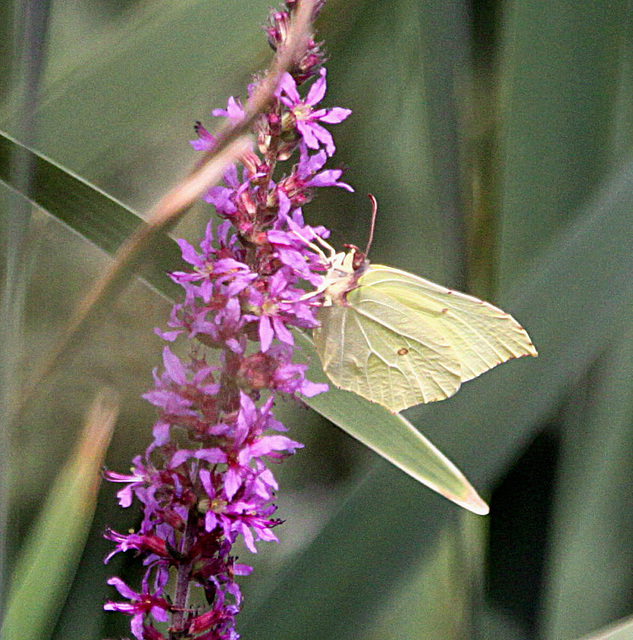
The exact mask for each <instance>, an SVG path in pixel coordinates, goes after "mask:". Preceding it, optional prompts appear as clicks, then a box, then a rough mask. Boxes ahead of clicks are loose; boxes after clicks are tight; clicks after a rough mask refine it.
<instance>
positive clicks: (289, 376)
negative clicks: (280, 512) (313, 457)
mask: <svg viewBox="0 0 633 640" xmlns="http://www.w3.org/2000/svg"><path fill="white" fill-rule="evenodd" d="M321 5H322V2H321V1H320V0H319V1H318V2H317V4H316V5H315V12H316V13H318V10H319V9H320V7H321ZM295 6H296V3H295V2H294V0H286V2H285V9H281V10H276V11H273V12H272V14H271V17H270V21H269V26H268V29H267V34H268V37H269V40H270V42H271V44H272V45H273V47H274V48H275V49H280V48H281V49H283V47H284V46H285V45H286V44H287V43H286V39H287V37H288V33H289V31H288V30H289V29H291V28H292V27H291V24H292V21H291V19H290V14H291V13H292V11H294V8H295ZM316 13H315V14H316ZM323 60H324V55H323V53H322V52H321V50H320V45H318V44H316V40H315V39H314V34H312V35H309V37H307V38H306V48H305V50H304V51H303V52H298V56H297V59H296V61H295V64H294V65H293V68H292V73H286V74H284V76H283V77H282V79H281V82H280V84H279V86H278V88H277V91H276V92H275V95H274V96H273V100H271V103H270V105H269V106H268V110H267V111H265V112H264V113H261V114H260V115H259V117H258V118H257V119H256V121H255V122H254V124H253V127H252V130H251V133H252V134H253V136H254V138H256V139H257V146H256V148H255V149H253V150H251V151H249V152H248V153H245V154H244V155H243V157H242V158H241V160H240V163H241V165H242V166H241V168H240V167H239V166H237V165H231V166H229V167H228V168H227V169H226V170H225V173H224V182H223V184H222V185H218V186H214V187H212V188H211V189H209V190H208V192H207V193H206V194H204V196H203V200H204V201H206V202H207V203H210V204H211V205H212V206H213V207H214V208H215V212H216V214H217V216H219V218H220V222H219V223H217V222H216V221H215V220H213V221H211V220H210V221H209V222H208V224H207V225H206V229H205V232H204V237H203V238H202V240H201V241H200V243H199V245H197V244H196V243H193V244H192V243H190V242H188V241H186V240H184V239H179V240H177V242H178V245H179V247H180V251H181V255H182V260H183V262H184V263H185V265H186V266H185V268H183V269H182V270H180V271H176V272H173V273H171V274H169V275H170V278H171V279H172V281H173V282H175V283H177V284H178V285H180V286H181V287H182V292H183V293H182V298H181V299H180V300H179V301H178V302H177V303H176V304H174V306H173V308H172V310H171V313H170V315H169V319H168V320H167V323H166V324H167V327H168V329H167V330H161V329H157V330H155V333H156V334H157V335H158V336H159V337H160V338H162V339H163V340H165V341H166V342H167V343H169V346H165V347H164V349H163V357H162V367H161V368H160V369H156V370H155V371H154V372H153V380H154V384H153V387H152V388H151V389H150V390H149V391H148V392H147V393H145V394H144V396H143V397H144V399H145V400H146V401H148V402H149V403H151V404H152V405H153V406H154V407H155V410H156V412H157V414H158V416H157V418H156V420H155V422H154V424H153V426H152V439H151V442H150V444H149V445H148V446H147V448H146V450H145V453H144V454H143V455H137V456H136V457H135V458H134V460H133V464H132V469H131V471H130V472H129V473H125V474H122V473H116V472H114V471H106V472H105V473H104V475H105V477H106V479H108V480H110V481H111V482H117V483H120V485H121V488H120V490H119V491H118V493H117V496H118V500H119V504H120V506H121V507H124V508H129V507H131V506H133V505H135V506H136V505H139V506H140V507H141V509H142V520H141V523H140V525H139V527H138V530H136V531H129V532H127V533H118V532H116V531H113V530H112V529H108V530H107V531H106V533H105V537H106V538H107V539H108V540H109V541H111V542H112V543H113V547H114V548H113V549H112V551H111V552H110V553H109V554H108V556H107V558H106V562H107V561H108V560H109V559H110V558H111V557H113V556H114V555H116V554H119V553H127V552H132V553H133V554H134V555H135V556H138V557H139V559H140V560H141V561H142V564H143V570H144V572H143V576H142V579H141V585H140V588H139V589H138V591H135V590H134V589H132V588H131V587H129V586H128V585H127V584H126V583H125V582H123V581H122V580H121V579H120V578H116V577H114V578H111V579H110V580H109V584H110V585H111V586H113V587H115V588H116V589H117V591H118V592H119V594H120V596H121V598H122V599H123V600H125V602H112V601H108V602H107V604H106V605H105V609H106V610H108V611H117V612H120V613H123V614H125V615H127V616H129V617H130V629H131V633H132V635H133V636H134V637H135V638H136V639H137V640H166V637H165V636H164V635H163V634H162V633H161V632H160V631H158V630H157V629H156V628H155V623H166V628H167V629H168V631H167V634H168V635H169V638H183V639H184V638H190V639H191V640H193V639H194V638H195V640H239V635H238V633H237V632H236V630H235V617H236V615H237V614H238V613H239V611H240V608H241V605H242V594H241V591H240V588H239V586H238V584H237V582H236V581H235V580H236V578H237V577H238V576H246V575H249V574H250V573H251V572H252V567H250V566H249V565H246V564H238V563H237V562H236V561H235V557H234V556H233V555H232V553H233V548H234V547H233V545H234V544H235V543H236V542H238V541H240V542H241V543H243V544H244V546H245V547H246V549H248V550H249V551H250V552H252V553H257V552H258V548H259V547H260V546H261V545H260V543H262V542H278V539H277V536H276V535H275V532H274V529H275V527H277V526H279V525H280V524H281V522H282V521H281V520H280V519H279V518H277V517H276V516H275V514H276V509H277V507H276V505H275V494H276V492H277V491H278V489H279V484H278V482H277V480H276V478H275V476H274V474H273V472H272V470H271V469H270V468H269V465H270V464H271V463H279V462H282V461H283V460H285V459H286V458H289V457H290V456H291V455H293V454H294V453H295V452H296V451H297V450H299V449H300V448H301V447H302V446H303V445H302V444H301V443H300V442H297V441H296V440H295V439H293V438H291V437H289V435H285V433H284V432H287V431H288V429H287V427H286V426H284V425H283V424H281V423H280V422H279V421H278V420H277V419H276V418H275V416H274V409H275V405H276V404H278V403H279V402H280V401H282V400H286V399H293V400H295V401H300V400H301V398H302V397H311V396H314V395H316V394H318V393H323V392H324V391H326V390H327V385H325V384H317V383H313V382H311V381H309V380H308V379H306V370H307V368H308V366H307V364H306V363H305V358H303V360H302V359H301V357H300V356H301V354H300V351H299V349H297V347H296V345H295V340H294V335H293V330H294V329H296V328H299V329H304V330H305V329H313V328H315V327H317V326H318V321H317V317H316V313H317V310H318V305H319V303H320V298H319V296H318V295H311V294H310V293H309V292H310V291H311V290H313V289H315V288H318V287H319V285H320V284H321V282H322V280H323V274H324V272H325V270H326V269H327V265H324V264H323V261H322V259H321V257H320V256H319V255H318V252H316V251H314V243H315V242H319V240H320V239H322V238H323V239H324V238H327V237H328V236H329V231H328V230H327V229H326V228H325V227H322V226H310V225H308V224H306V222H305V219H304V217H303V207H304V206H305V205H307V204H308V203H309V202H310V200H311V199H312V198H313V197H314V195H315V193H316V192H317V191H318V190H319V189H320V188H321V187H340V188H342V189H345V190H347V191H350V192H351V191H353V189H352V187H351V186H350V185H349V184H347V183H346V182H343V181H342V177H343V170H342V169H338V168H327V167H326V163H327V161H328V159H329V157H331V156H332V154H333V153H334V151H335V145H334V141H333V138H332V136H331V134H330V133H329V131H328V130H327V129H326V125H330V124H337V123H339V122H342V121H343V120H345V119H346V118H347V117H348V115H349V114H350V110H349V109H342V108H339V107H334V108H331V109H326V108H319V106H318V105H319V103H320V102H321V101H322V100H323V97H324V96H325V93H326V86H327V83H326V71H325V69H324V68H323V67H322V64H323ZM265 77H266V76H265V75H262V76H258V77H256V78H255V80H254V82H253V84H252V85H251V86H249V89H248V92H249V96H253V92H255V91H257V90H258V85H259V83H260V82H261V81H262V80H261V79H262V78H265ZM307 80H310V81H311V82H312V84H311V86H309V85H306V86H308V87H309V88H308V90H307V92H306V91H305V90H304V87H303V84H304V82H306V81H307ZM302 96H304V97H302ZM212 113H213V116H215V117H220V118H226V119H227V120H228V122H224V123H223V126H231V125H236V124H238V123H243V122H244V118H245V110H244V108H243V107H242V105H241V104H240V102H239V101H238V100H237V99H236V98H233V97H231V98H229V100H228V102H227V106H226V109H214V110H213V112H212ZM195 131H196V133H197V135H198V139H197V140H195V141H193V142H192V143H191V144H192V145H193V147H194V148H195V149H196V150H199V151H202V152H205V153H208V152H209V151H213V149H214V147H215V146H216V142H217V140H216V137H215V136H214V135H213V134H211V133H209V131H207V130H206V129H205V128H204V127H203V126H202V125H201V124H200V123H197V124H196V127H195ZM297 151H298V154H297V153H296V152H297ZM297 156H298V157H297ZM293 158H294V160H293ZM286 162H288V164H287V165H284V164H283V163H286ZM306 291H308V295H306ZM185 342H188V346H189V349H188V352H187V349H186V348H183V347H185V346H186V345H185V344H182V343H185ZM172 585H173V593H165V592H166V591H167V590H168V589H171V587H172ZM196 590H198V591H199V592H200V593H198V594H196V596H195V600H194V601H195V602H197V603H200V602H206V603H207V606H206V607H199V606H197V605H196V606H193V605H192V604H191V603H190V602H189V601H188V594H189V593H190V592H194V591H196Z"/></svg>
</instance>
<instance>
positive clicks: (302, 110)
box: [277, 68, 352, 156]
mask: <svg viewBox="0 0 633 640" xmlns="http://www.w3.org/2000/svg"><path fill="white" fill-rule="evenodd" d="M325 75H326V71H325V68H322V69H321V72H320V74H319V77H318V78H317V80H316V81H315V82H314V84H313V85H312V87H310V91H308V95H307V97H306V99H305V100H302V98H301V96H300V95H299V92H298V91H297V83H296V82H295V80H294V78H293V77H292V76H291V75H290V74H289V73H285V74H284V75H283V77H282V79H281V82H280V83H279V87H278V89H277V93H278V94H279V98H280V100H281V101H282V102H283V104H285V105H286V107H288V109H290V111H291V113H292V114H293V116H294V117H295V127H296V129H297V131H298V133H299V135H300V136H301V137H302V138H303V141H304V142H305V144H306V145H307V146H308V147H310V149H318V148H319V147H320V146H321V145H324V146H325V150H326V152H327V154H328V156H332V155H334V152H335V151H336V147H335V146H334V140H333V138H332V134H331V133H330V132H329V131H328V130H327V129H326V128H325V127H323V126H321V125H320V124H319V122H324V123H326V124H338V123H339V122H343V120H345V118H347V116H349V114H350V113H351V112H352V111H351V109H343V108H341V107H333V108H331V109H317V110H316V111H315V110H313V107H314V106H315V105H317V104H318V103H319V102H321V100H322V99H323V96H324V95H325V90H326V80H325Z"/></svg>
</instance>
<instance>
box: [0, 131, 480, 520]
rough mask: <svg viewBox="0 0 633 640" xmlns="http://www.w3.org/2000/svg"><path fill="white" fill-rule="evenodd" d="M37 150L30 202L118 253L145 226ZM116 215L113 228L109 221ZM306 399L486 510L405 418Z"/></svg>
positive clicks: (161, 285) (317, 373)
mask: <svg viewBox="0 0 633 640" xmlns="http://www.w3.org/2000/svg"><path fill="white" fill-rule="evenodd" d="M15 146H20V147H21V145H19V143H17V142H16V141H14V140H12V139H11V138H9V137H7V136H4V137H0V179H3V180H5V181H6V182H10V180H11V178H10V176H9V175H7V171H6V168H5V165H6V160H5V159H6V158H8V156H9V150H10V149H11V148H12V147H15ZM21 148H23V147H21ZM31 153H32V155H33V161H34V163H35V170H34V176H33V180H32V188H31V191H30V193H29V194H28V196H29V197H30V199H31V200H32V201H33V202H34V203H35V204H36V205H38V206H39V207H41V208H42V209H44V210H46V211H48V212H49V213H51V214H53V215H55V216H58V217H60V219H62V220H63V221H64V222H65V223H66V224H68V225H69V226H71V227H72V228H74V229H75V230H77V231H78V232H79V233H81V234H82V235H84V236H85V237H86V238H88V239H89V240H91V241H92V242H94V243H95V244H96V245H98V246H100V247H101V248H102V249H104V250H105V251H109V252H113V251H114V250H116V248H117V247H118V246H119V245H120V244H121V243H122V242H123V241H124V240H125V238H126V237H127V235H129V233H130V232H131V231H132V230H133V229H134V228H135V227H136V226H137V225H138V224H139V223H140V218H139V217H138V216H136V214H134V213H133V212H132V211H131V210H130V209H128V208H126V207H125V206H123V205H122V204H121V203H119V202H117V201H115V200H114V199H112V198H109V197H108V196H107V195H106V194H105V193H103V192H102V191H99V190H98V189H95V188H94V187H92V186H91V185H89V184H88V183H87V182H85V181H83V180H81V179H79V178H78V177H77V176H75V175H73V174H71V173H70V172H67V171H65V170H64V169H63V168H61V167H60V166H59V165H56V164H54V163H53V162H51V161H50V160H48V159H47V158H45V157H43V156H41V155H39V154H37V153H35V152H31ZM110 219H112V224H111V225H109V224H108V221H109V220H110ZM157 244H158V245H159V246H160V248H161V251H160V252H157V254H155V255H154V256H153V261H152V264H151V265H150V267H151V270H150V271H149V272H148V276H147V279H148V280H149V281H150V282H151V284H152V285H153V286H154V287H155V288H156V289H158V290H159V291H161V292H162V293H163V294H164V295H167V296H171V297H174V295H175V294H174V293H173V283H172V282H171V280H169V278H167V277H166V276H165V272H166V271H168V270H170V269H173V268H174V266H173V265H174V264H176V261H177V256H178V255H179V250H178V248H177V245H176V244H175V242H173V241H172V240H170V239H169V238H168V237H166V236H165V237H163V238H162V240H161V242H160V243H157ZM159 274H160V275H159ZM299 340H300V341H301V344H302V346H303V349H304V352H305V356H306V357H307V358H308V359H309V361H310V363H311V375H312V376H313V379H321V380H324V374H323V372H322V371H321V370H320V367H318V365H317V363H318V362H319V358H318V356H317V354H316V352H315V350H314V346H313V345H312V341H311V340H309V339H308V338H306V337H305V336H302V337H300V338H299ZM306 401H307V403H308V404H309V405H310V406H312V407H313V408H314V409H315V410H317V411H318V412H319V413H321V414H322V415H324V416H326V417H327V418H328V419H330V420H331V421H332V422H334V423H335V424H336V425H338V426H339V427H341V428H342V429H343V430H345V431H347V432H348V433H350V435H352V436H354V437H355V438H358V439H359V440H360V441H361V442H363V443H364V444H366V445H367V446H369V447H371V448H372V449H374V450H375V451H376V452H377V453H379V454H380V455H382V456H383V457H385V458H386V459H387V460H389V461H390V462H392V463H394V464H395V465H396V466H398V467H399V468H400V469H402V470H403V471H405V472H406V473H408V474H409V475H411V476H412V477H414V478H416V480H419V481H420V482H422V483H424V484H425V485H427V486H429V487H430V488H432V489H434V490H435V491H437V492H439V493H441V494H442V495H444V496H445V497H447V498H448V499H450V500H453V501H454V502H456V503H457V504H459V505H461V506H463V507H465V508H467V509H470V510H471V511H473V512H474V513H479V514H485V513H487V512H488V507H487V505H486V504H485V503H484V502H483V500H482V499H481V498H480V497H479V496H478V495H477V493H476V491H475V490H474V489H473V488H472V486H471V485H470V484H469V483H468V481H467V480H466V478H465V477H464V476H463V474H462V473H461V472H460V471H459V470H458V469H457V467H455V465H453V464H452V463H451V462H450V461H449V460H448V459H447V458H446V457H445V456H444V455H443V454H442V453H441V452H440V451H439V450H438V449H437V448H435V447H434V446H433V445H432V444H431V443H430V442H429V441H428V440H427V439H426V438H425V437H424V436H423V435H422V434H420V433H419V432H418V431H417V430H416V429H415V428H414V427H413V425H411V424H410V423H409V422H408V421H407V420H406V419H405V418H404V417H402V416H399V415H394V414H392V413H390V412H389V411H387V410H386V409H384V408H382V407H379V406H377V405H375V404H372V403H370V402H367V401H366V400H363V399H362V398H360V397H358V396H355V395H354V394H351V393H346V392H343V391H339V390H337V389H334V388H333V389H332V390H331V391H329V392H328V393H327V394H324V395H323V396H321V397H316V398H311V399H308V400H306Z"/></svg>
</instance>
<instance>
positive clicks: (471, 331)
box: [358, 265, 536, 382]
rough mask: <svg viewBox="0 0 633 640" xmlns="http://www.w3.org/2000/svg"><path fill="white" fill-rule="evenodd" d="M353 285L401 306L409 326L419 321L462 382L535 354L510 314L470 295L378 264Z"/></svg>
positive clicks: (532, 346)
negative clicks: (440, 340)
mask: <svg viewBox="0 0 633 640" xmlns="http://www.w3.org/2000/svg"><path fill="white" fill-rule="evenodd" d="M358 284H359V285H360V290H361V291H362V289H365V288H367V289H370V290H374V291H375V293H376V294H379V295H382V296H384V297H386V298H388V299H389V300H394V301H397V302H398V303H399V304H401V305H403V306H405V307H406V308H407V309H409V310H410V316H409V318H410V321H411V322H416V323H417V322H420V321H421V320H422V319H423V318H424V321H425V323H430V324H431V325H432V327H433V329H434V331H435V332H436V333H437V334H439V335H441V336H443V337H444V338H445V339H446V340H447V342H448V343H449V344H450V346H451V347H452V349H453V351H454V354H455V357H456V358H457V360H458V361H459V363H460V366H461V381H462V382H465V381H466V380H471V379H472V378H475V377H476V376H478V375H480V374H482V373H484V371H488V369H492V367H495V366H496V365H498V364H501V363H502V362H505V361H506V360H510V359H511V358H518V357H520V356H525V355H532V356H535V355H536V349H535V348H534V345H533V344H532V341H531V340H530V337H529V336H528V334H527V332H526V331H525V329H523V327H521V325H520V324H519V323H518V322H517V321H516V320H515V319H514V318H513V317H512V316H511V315H509V314H507V313H505V312H504V311H502V310H501V309H498V308H497V307H495V306H493V305H491V304H489V303H488V302H484V301H483V300H479V299H478V298H475V297H473V296H469V295H466V294H465V293H460V292H459V291H452V290H450V289H447V288H445V287H442V286H440V285H438V284H435V283H433V282H430V281H429V280H425V279H424V278H420V277H418V276H415V275H413V274H411V273H407V272H406V271H400V270H399V269H394V268H392V267H385V266H382V265H371V266H370V267H369V268H368V270H367V271H366V273H364V274H363V275H362V276H361V277H360V279H359V281H358Z"/></svg>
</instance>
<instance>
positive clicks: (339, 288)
mask: <svg viewBox="0 0 633 640" xmlns="http://www.w3.org/2000/svg"><path fill="white" fill-rule="evenodd" d="M345 247H346V248H347V249H349V251H347V252H343V251H341V252H340V253H332V255H331V256H330V258H329V259H328V264H327V268H328V271H327V273H326V274H325V275H324V276H323V282H322V283H321V286H320V287H319V288H318V290H317V291H318V292H319V293H321V294H322V300H323V302H322V304H323V306H325V307H329V306H332V305H346V304H347V302H346V299H345V297H346V295H347V294H348V292H350V291H351V290H352V289H355V288H356V287H357V286H358V279H359V278H360V277H361V276H362V275H363V273H364V272H365V270H366V268H367V266H368V265H369V262H368V261H367V260H366V259H365V254H364V253H363V252H362V251H359V249H358V247H355V246H354V245H345Z"/></svg>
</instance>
